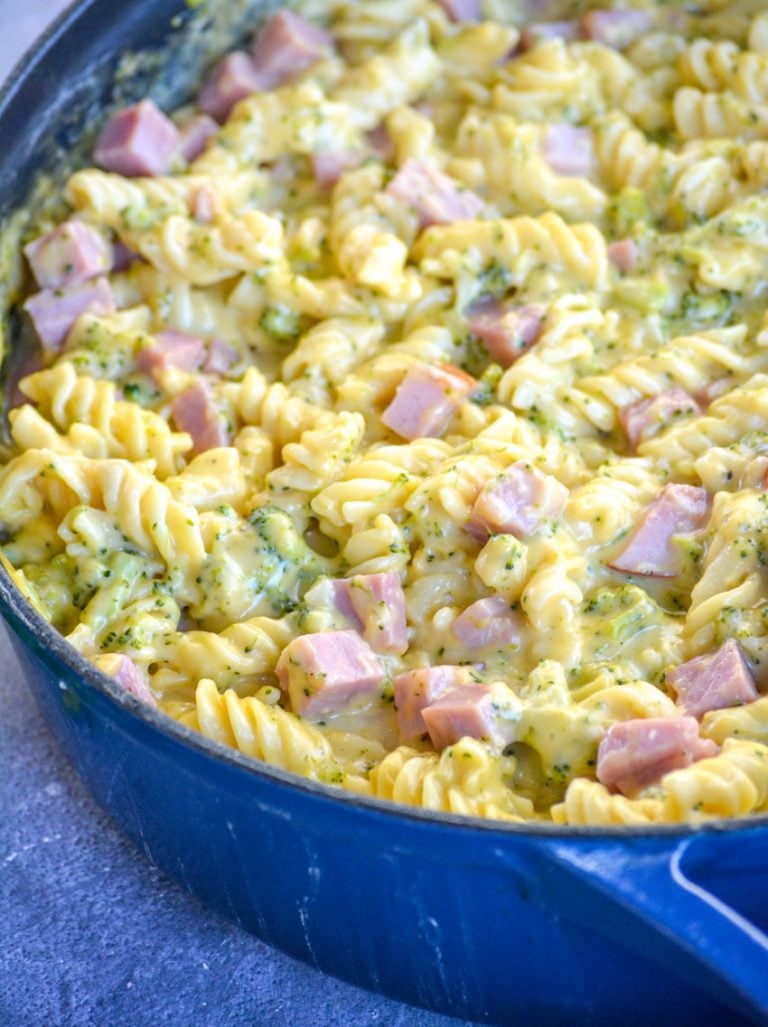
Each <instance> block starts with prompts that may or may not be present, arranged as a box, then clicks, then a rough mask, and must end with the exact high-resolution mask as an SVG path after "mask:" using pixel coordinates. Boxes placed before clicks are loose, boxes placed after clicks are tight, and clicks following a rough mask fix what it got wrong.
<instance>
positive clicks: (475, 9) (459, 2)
mask: <svg viewBox="0 0 768 1027" xmlns="http://www.w3.org/2000/svg"><path fill="white" fill-rule="evenodd" d="M437 2H438V3H439V4H440V6H441V7H442V9H443V10H444V11H445V13H446V14H447V15H448V17H449V18H450V20H451V21H456V22H461V21H479V19H480V0H437Z"/></svg>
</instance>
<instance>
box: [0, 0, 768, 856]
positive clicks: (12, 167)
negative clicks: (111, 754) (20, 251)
mask: <svg viewBox="0 0 768 1027" xmlns="http://www.w3.org/2000/svg"><path fill="white" fill-rule="evenodd" d="M274 6H275V3H274V2H272V0H233V2H232V3H231V4H225V5H215V7H216V9H215V11H214V12H213V13H210V12H209V11H208V10H207V5H206V4H203V6H202V9H200V10H198V11H197V12H195V11H193V10H191V9H190V7H188V6H187V5H186V4H185V3H184V2H183V0H134V2H132V3H131V4H129V5H126V4H125V3H124V2H122V0H80V2H75V3H73V4H72V5H71V6H70V7H69V8H68V9H67V10H66V11H65V12H64V13H63V14H62V15H61V16H60V17H59V19H58V20H57V21H55V22H54V23H53V25H52V26H51V27H50V28H49V30H48V31H47V32H46V33H45V34H44V35H43V36H42V37H41V38H40V39H39V40H38V41H37V43H36V44H35V45H34V46H33V47H32V48H31V49H30V50H29V51H28V53H27V54H26V55H25V57H24V58H23V59H22V60H21V61H20V63H19V65H18V66H17V67H16V69H15V70H14V72H13V73H12V75H11V76H10V78H9V79H8V81H7V83H6V84H5V86H4V87H3V89H2V91H0V126H2V138H3V144H4V145H3V154H2V158H1V159H0V226H1V225H2V224H3V223H4V222H7V219H8V218H9V217H10V216H11V215H12V214H14V213H15V212H16V211H18V210H19V209H20V208H22V207H23V206H24V204H25V203H26V202H27V201H28V199H29V197H30V195H31V194H32V193H33V192H34V186H35V182H36V181H37V180H38V178H39V177H40V176H53V177H54V178H55V180H56V181H59V182H63V181H64V180H65V179H66V177H67V176H68V174H70V173H71V172H72V171H73V170H75V169H76V168H78V167H82V166H85V165H87V164H88V163H89V159H88V156H89V154H90V152H91V150H92V147H93V142H94V139H95V137H96V135H97V134H98V130H99V128H100V126H101V124H102V123H103V120H104V117H105V112H107V111H109V110H110V109H113V108H116V107H119V106H122V105H124V104H127V103H131V102H135V101H136V100H138V99H141V98H142V97H143V96H145V95H147V94H151V95H152V96H153V97H154V98H156V99H157V101H158V102H159V103H160V104H161V105H163V106H164V107H165V108H166V109H173V108H175V107H178V106H180V105H181V104H183V103H185V102H188V101H189V100H190V99H191V98H192V97H193V96H194V95H196V93H197V91H198V90H199V88H200V82H201V80H202V77H203V75H204V73H205V70H206V69H207V68H208V67H209V66H210V64H211V63H212V60H213V59H214V58H215V55H216V51H222V50H224V49H226V48H227V47H232V46H234V45H237V43H238V42H240V41H242V40H243V39H245V38H247V37H248V36H249V35H250V33H252V31H253V25H254V23H257V22H258V21H259V20H260V19H261V18H262V17H264V15H265V14H266V13H268V12H269V11H270V10H271V9H272V8H273V7H274ZM150 10H151V12H152V13H151V16H147V11H150ZM211 36H214V37H215V39H216V46H215V47H214V50H213V53H212V51H211V43H210V38H211ZM126 53H130V54H131V55H133V56H134V59H133V60H132V62H131V68H130V71H131V73H130V74H122V73H119V74H118V75H117V78H116V77H115V76H116V72H118V71H119V68H120V59H119V56H118V55H123V54H126ZM30 111H34V112H35V116H34V117H33V118H30ZM41 112H42V113H41ZM35 213H36V210H35V209H34V208H31V210H30V215H31V216H32V217H34V215H35ZM0 298H1V299H3V300H5V299H6V298H5V297H2V286H0ZM3 317H4V321H6V323H7V324H9V327H10V331H9V332H8V336H7V337H8V339H9V341H10V343H11V345H10V347H9V348H10V353H11V356H10V359H9V354H6V355H5V357H6V359H5V364H6V365H7V364H9V363H10V362H11V359H13V356H15V355H16V347H14V346H13V343H14V341H18V342H19V344H20V346H19V348H21V347H22V346H23V345H25V344H28V343H29V336H28V333H27V332H26V331H25V330H24V329H23V327H22V324H23V322H22V319H21V318H19V317H18V316H16V312H15V311H13V310H12V311H10V318H9V310H8V309H7V307H5V306H4V309H3ZM0 612H2V613H3V614H4V616H5V617H6V619H7V620H8V621H9V623H11V624H12V625H13V627H14V629H15V630H16V631H17V633H21V634H22V635H23V637H24V638H25V641H26V644H27V645H29V646H30V647H32V648H33V649H34V650H35V651H36V653H37V655H38V656H39V657H41V658H42V659H43V660H45V661H46V662H47V663H49V664H50V665H51V666H52V667H56V668H58V669H59V671H65V669H69V670H73V671H74V672H75V673H76V674H77V675H78V677H80V678H83V679H85V680H86V681H88V683H89V684H90V685H91V686H92V687H94V688H97V689H98V690H99V691H101V692H105V693H106V694H108V695H109V696H110V697H111V698H112V700H113V701H115V702H117V703H118V704H119V705H120V706H122V707H124V708H128V709H130V710H132V712H133V714H134V715H137V716H140V717H142V718H143V719H144V720H146V721H148V722H150V723H151V724H152V725H153V726H154V728H155V729H156V730H158V731H161V732H162V733H164V734H166V735H169V736H171V737H173V738H176V739H179V740H182V741H183V743H184V744H187V745H190V744H191V745H193V746H195V747H196V748H198V749H201V750H203V751H204V752H206V753H209V754H212V755H213V756H214V757H215V758H216V759H218V760H221V759H225V760H227V761H229V762H231V763H235V764H236V765H238V766H240V767H241V768H242V769H243V770H246V771H248V772H249V773H253V774H257V775H259V776H263V777H266V778H272V779H276V780H279V781H281V782H284V783H288V784H291V785H293V786H294V787H299V788H302V789H305V790H308V791H310V792H313V793H315V794H317V795H321V796H327V797H328V798H330V799H331V800H332V801H333V802H334V803H338V802H344V803H347V804H352V805H358V806H364V807H368V808H369V809H372V810H378V811H380V812H382V813H384V814H386V815H388V816H389V817H398V818H401V819H408V820H414V819H416V820H423V819H427V820H432V821H433V820H439V821H442V822H444V823H446V824H453V825H456V826H459V825H461V826H464V827H468V828H472V829H474V830H481V831H494V832H507V833H513V834H519V833H526V834H543V835H546V836H550V837H551V836H552V835H559V836H561V837H562V836H564V835H565V836H568V837H613V836H623V835H625V834H626V829H623V828H610V827H606V828H593V827H581V828H574V827H571V828H558V827H556V826H554V825H551V824H525V825H519V824H504V823H500V822H496V823H494V822H486V821H482V820H477V819H475V818H469V817H462V816H458V815H455V814H446V813H435V812H427V811H425V810H421V809H417V808H410V807H402V806H398V807H394V808H393V805H392V804H391V803H387V802H383V801H379V800H375V799H368V798H364V797H359V796H354V795H350V794H348V793H344V792H341V791H340V790H339V789H333V788H330V787H328V786H325V785H322V784H317V783H315V782H311V781H308V780H306V779H303V778H297V777H296V776H295V775H293V774H289V773H287V772H284V771H281V770H279V769H277V768H274V767H270V766H267V765H262V764H257V763H256V762H255V761H253V760H251V759H250V758H247V757H244V756H242V755H241V754H239V753H237V752H235V751H233V750H230V749H229V748H227V747H225V746H222V745H220V744H218V743H216V742H212V741H210V740H209V739H207V738H205V737H204V736H202V735H200V734H198V733H197V732H195V731H192V730H191V729H189V728H186V727H184V726H183V725H181V724H178V723H177V722H175V721H173V720H171V719H169V718H168V717H165V716H164V715H163V714H161V713H158V712H156V711H154V710H152V709H149V708H147V707H146V706H145V705H144V704H143V703H140V702H138V701H136V700H135V699H133V697H131V696H129V695H127V694H126V693H125V691H124V690H123V689H121V688H120V687H119V686H118V685H116V684H115V683H114V682H113V681H112V680H111V679H110V678H108V677H107V676H106V675H104V674H102V673H101V672H99V671H98V670H97V669H96V668H95V667H94V666H93V665H92V664H91V663H90V662H89V661H87V660H86V659H85V658H84V657H82V656H81V655H80V654H79V653H78V652H77V651H76V650H74V649H73V648H72V647H71V646H69V645H68V644H67V643H66V642H65V641H64V639H63V638H62V637H61V636H60V635H59V634H58V632H56V631H55V630H54V629H53V628H52V627H51V626H50V625H49V624H48V623H47V622H46V621H45V620H44V619H43V618H42V617H41V616H40V615H39V614H38V613H37V611H35V610H34V609H33V607H32V606H31V605H30V604H29V603H28V602H27V601H26V600H25V599H24V598H23V596H22V595H21V594H20V593H19V591H18V590H17V589H16V587H15V585H14V584H13V582H12V581H11V579H10V577H9V575H8V573H7V571H6V570H5V568H4V567H3V566H2V565H0ZM766 819H767V818H766V817H749V818H740V819H737V820H729V821H715V822H713V823H708V824H703V825H693V826H691V825H663V826H660V827H648V828H634V829H633V834H636V835H639V834H650V835H657V834H663V835H690V834H697V833H706V832H728V831H732V830H737V829H738V830H743V829H745V828H746V829H749V828H757V827H761V826H764V825H765V822H766Z"/></svg>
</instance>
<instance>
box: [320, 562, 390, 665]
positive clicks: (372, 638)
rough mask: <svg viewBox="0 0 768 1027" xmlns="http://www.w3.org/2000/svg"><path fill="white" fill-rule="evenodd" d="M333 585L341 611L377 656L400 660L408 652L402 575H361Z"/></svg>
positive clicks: (341, 580)
mask: <svg viewBox="0 0 768 1027" xmlns="http://www.w3.org/2000/svg"><path fill="white" fill-rule="evenodd" d="M333 584H334V594H335V598H336V605H337V609H338V610H339V612H340V613H341V614H342V615H343V616H346V617H347V619H348V620H349V621H350V622H351V623H352V624H353V626H354V627H355V628H356V629H357V630H359V631H360V632H361V633H362V635H363V637H364V638H365V640H366V642H368V644H369V645H370V646H371V647H372V648H373V649H375V650H376V652H380V653H395V654H396V655H398V656H400V655H402V654H403V653H404V652H405V651H406V649H407V648H408V632H407V628H406V621H405V594H404V593H403V586H402V585H401V583H400V575H399V574H397V573H395V572H394V571H392V572H389V573H387V574H358V575H356V576H355V577H353V578H347V579H337V580H336V581H334V583H333Z"/></svg>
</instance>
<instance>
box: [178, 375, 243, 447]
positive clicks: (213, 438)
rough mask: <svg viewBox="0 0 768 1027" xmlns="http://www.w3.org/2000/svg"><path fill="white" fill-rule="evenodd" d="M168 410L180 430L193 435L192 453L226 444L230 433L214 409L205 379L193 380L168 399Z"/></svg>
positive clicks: (229, 440)
mask: <svg viewBox="0 0 768 1027" xmlns="http://www.w3.org/2000/svg"><path fill="white" fill-rule="evenodd" d="M171 413H172V415H173V420H174V421H175V423H176V427H177V428H178V429H179V431H185V432H189V434H190V435H191V436H192V442H193V448H192V452H193V454H194V455H195V456H197V455H198V454H199V453H204V452H205V451H206V450H207V449H216V448H217V447H218V446H228V445H229V444H230V443H231V441H232V436H231V433H230V431H229V429H228V427H227V424H226V421H225V419H224V417H223V416H222V414H221V413H220V412H219V411H218V410H217V409H216V407H215V405H214V403H213V400H212V398H211V391H210V389H209V388H208V386H207V384H206V383H205V382H201V381H198V382H195V384H194V385H191V386H190V387H189V388H188V389H185V391H184V392H180V393H179V395H178V396H175V397H174V398H173V400H172V401H171Z"/></svg>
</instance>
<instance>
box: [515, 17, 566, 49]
mask: <svg viewBox="0 0 768 1027" xmlns="http://www.w3.org/2000/svg"><path fill="white" fill-rule="evenodd" d="M578 38H579V24H578V22H576V21H538V22H532V23H531V24H530V25H526V27H525V28H524V29H523V31H522V33H521V35H520V45H519V49H520V51H521V52H522V53H524V52H525V51H526V50H531V49H532V48H533V47H534V46H536V44H537V43H541V42H544V41H546V40H548V39H562V40H564V41H565V42H566V43H571V42H573V41H574V40H575V39H578Z"/></svg>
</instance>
